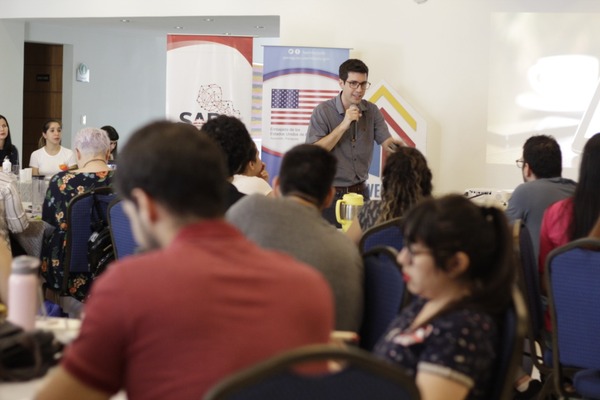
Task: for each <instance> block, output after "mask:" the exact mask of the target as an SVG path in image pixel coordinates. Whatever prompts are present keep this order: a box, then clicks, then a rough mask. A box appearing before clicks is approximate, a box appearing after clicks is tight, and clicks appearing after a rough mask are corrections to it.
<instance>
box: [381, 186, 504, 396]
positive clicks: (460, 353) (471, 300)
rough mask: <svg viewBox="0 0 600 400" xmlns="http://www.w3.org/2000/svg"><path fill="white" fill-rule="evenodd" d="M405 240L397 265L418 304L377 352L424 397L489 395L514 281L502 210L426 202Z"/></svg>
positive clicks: (454, 201)
mask: <svg viewBox="0 0 600 400" xmlns="http://www.w3.org/2000/svg"><path fill="white" fill-rule="evenodd" d="M404 237H405V247H404V248H403V249H402V251H401V252H400V253H399V255H398V262H399V263H400V264H401V265H402V273H403V275H404V280H405V281H406V287H407V289H408V290H409V291H410V292H411V293H412V294H413V295H415V298H416V299H415V301H414V302H413V303H412V304H411V305H410V306H408V307H407V308H406V309H404V310H402V312H401V313H400V315H399V316H398V317H397V318H396V320H394V321H393V322H392V324H391V325H390V326H389V328H388V331H387V333H386V334H385V335H384V336H383V337H382V338H381V339H380V341H379V343H378V344H377V345H376V347H375V350H374V352H375V354H377V355H378V356H380V357H383V358H384V359H386V360H388V361H390V362H392V363H395V364H397V365H399V366H402V367H403V368H404V369H405V370H407V371H408V372H409V373H410V374H412V375H413V376H414V377H415V381H416V384H417V387H418V388H419V391H420V392H421V398H422V399H423V400H437V399H486V398H489V395H490V393H488V392H487V391H488V390H489V388H490V386H492V385H491V382H492V379H493V371H494V366H495V364H496V360H497V353H498V348H499V347H498V346H499V328H498V323H497V322H498V321H497V318H498V317H499V316H501V315H502V313H503V312H504V311H505V310H506V307H507V306H508V305H509V303H510V298H511V286H512V283H513V277H514V272H513V271H514V268H513V264H512V253H511V240H510V233H509V229H508V224H507V222H506V218H505V217H504V215H503V212H502V211H501V210H499V209H497V208H493V207H478V206H476V205H475V204H473V203H472V202H470V201H469V200H467V199H466V198H465V197H464V196H460V195H449V196H446V197H442V198H440V199H438V200H434V199H428V200H424V201H423V202H422V203H420V204H419V205H417V206H416V207H415V208H413V209H412V210H411V211H409V212H408V214H407V215H406V216H405V225H404Z"/></svg>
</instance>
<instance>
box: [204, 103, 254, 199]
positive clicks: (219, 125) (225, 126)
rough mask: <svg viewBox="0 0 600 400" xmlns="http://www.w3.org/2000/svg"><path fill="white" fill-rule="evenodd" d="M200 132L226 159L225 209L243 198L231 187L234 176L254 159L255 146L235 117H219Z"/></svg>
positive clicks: (211, 120) (244, 126) (241, 171)
mask: <svg viewBox="0 0 600 400" xmlns="http://www.w3.org/2000/svg"><path fill="white" fill-rule="evenodd" d="M200 131H201V132H204V133H206V134H207V135H208V136H209V137H211V138H212V139H213V140H215V141H216V142H217V144H218V145H219V146H220V147H221V149H222V150H223V153H224V154H225V158H226V159H227V182H228V185H227V208H229V207H231V205H232V204H234V203H235V202H236V201H238V200H239V199H241V198H242V197H243V196H244V193H242V192H241V191H239V190H238V189H237V187H236V186H235V185H233V183H232V182H233V178H234V176H235V175H239V174H242V173H243V172H244V170H245V169H246V166H247V165H248V163H249V162H250V161H251V160H253V159H255V158H256V156H255V151H256V145H255V144H254V141H253V140H252V137H250V134H249V133H248V129H246V125H244V123H243V122H242V121H240V120H239V119H237V118H235V117H230V116H228V115H219V116H218V117H216V118H211V119H209V120H208V121H206V123H204V124H203V125H202V129H201V130H200Z"/></svg>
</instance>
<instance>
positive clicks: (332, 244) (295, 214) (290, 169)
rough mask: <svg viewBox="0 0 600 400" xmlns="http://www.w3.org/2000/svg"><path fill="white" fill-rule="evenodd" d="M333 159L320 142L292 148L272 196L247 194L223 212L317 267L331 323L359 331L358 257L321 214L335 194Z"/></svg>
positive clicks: (251, 233) (254, 235) (264, 241)
mask: <svg viewBox="0 0 600 400" xmlns="http://www.w3.org/2000/svg"><path fill="white" fill-rule="evenodd" d="M336 164H337V161H336V159H335V157H334V156H333V155H332V154H331V153H329V152H328V151H327V150H325V149H323V148H321V147H319V146H315V145H310V144H305V145H300V146H296V147H294V148H292V149H291V150H290V151H288V152H287V153H286V154H285V156H284V157H283V160H282V163H281V171H280V172H279V176H277V177H276V178H275V179H274V181H273V186H274V189H275V190H274V197H275V198H267V197H265V196H261V195H253V196H246V197H245V198H243V199H242V200H240V201H239V202H237V203H236V204H234V205H233V206H232V207H231V208H230V209H229V210H228V211H227V220H228V221H229V222H231V223H232V224H233V225H235V226H237V227H238V228H239V229H240V230H241V231H242V233H244V235H245V236H246V237H247V238H248V239H250V240H252V241H253V242H255V243H257V244H258V245H260V246H262V247H265V248H268V249H274V250H280V251H283V252H286V253H288V254H291V255H292V256H294V257H295V258H296V259H297V260H300V261H302V262H305V263H307V264H309V265H312V266H313V267H314V268H315V269H317V270H318V271H319V272H321V273H322V274H323V276H324V277H325V279H327V281H328V282H329V285H330V286H331V288H332V290H333V294H334V299H335V306H336V318H335V319H336V324H335V328H336V329H337V330H349V331H357V330H358V328H359V327H360V322H361V320H362V309H363V301H364V299H363V289H362V287H363V264H362V259H361V256H360V254H359V252H358V248H357V247H356V246H355V245H354V244H353V243H352V242H351V241H350V240H349V239H348V238H347V237H346V236H345V235H344V234H343V233H341V232H339V231H338V230H337V229H336V228H335V227H334V226H333V225H331V224H329V223H328V222H327V221H326V220H325V219H324V218H323V217H322V215H321V211H322V210H323V208H325V207H327V206H328V205H329V203H330V202H331V199H332V198H333V195H334V190H335V189H334V188H333V186H332V183H333V176H334V175H335V171H336ZM281 267H282V268H285V266H284V265H282V266H281Z"/></svg>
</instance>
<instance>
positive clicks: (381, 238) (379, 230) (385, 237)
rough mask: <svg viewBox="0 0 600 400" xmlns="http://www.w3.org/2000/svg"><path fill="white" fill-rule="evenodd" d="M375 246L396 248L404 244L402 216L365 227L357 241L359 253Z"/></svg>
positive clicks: (400, 247)
mask: <svg viewBox="0 0 600 400" xmlns="http://www.w3.org/2000/svg"><path fill="white" fill-rule="evenodd" d="M377 246H390V247H393V248H394V249H396V250H401V249H402V246H404V240H403V233H402V218H394V219H391V220H389V221H386V222H383V223H381V224H378V225H375V226H373V227H371V228H369V229H367V230H366V231H365V233H363V236H362V237H361V239H360V242H359V243H358V249H359V250H360V252H361V254H364V253H366V252H367V251H369V250H371V249H372V248H374V247H377Z"/></svg>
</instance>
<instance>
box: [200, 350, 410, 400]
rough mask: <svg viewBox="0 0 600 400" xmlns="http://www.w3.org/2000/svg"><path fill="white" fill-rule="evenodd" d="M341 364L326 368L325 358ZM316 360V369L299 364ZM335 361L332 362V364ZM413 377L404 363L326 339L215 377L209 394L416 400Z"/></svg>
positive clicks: (238, 399) (290, 399)
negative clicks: (221, 377) (216, 380)
mask: <svg viewBox="0 0 600 400" xmlns="http://www.w3.org/2000/svg"><path fill="white" fill-rule="evenodd" d="M331 361H334V362H338V363H339V364H338V365H339V368H336V369H335V370H334V371H332V372H330V373H328V372H324V369H325V367H324V365H325V364H324V362H331ZM307 363H310V365H313V366H314V365H315V363H317V366H319V368H318V369H317V370H318V371H319V372H318V373H312V374H311V373H310V372H307V371H306V370H305V369H303V370H302V371H304V372H300V371H299V370H298V369H297V368H298V367H299V366H303V365H304V366H307V365H308V364H307ZM329 365H331V364H329ZM419 398H420V397H419V392H418V390H417V387H416V386H415V383H414V382H413V379H412V378H411V377H409V376H408V375H407V374H406V373H405V372H404V371H403V370H402V369H400V368H398V367H397V366H393V365H391V364H388V363H386V362H384V361H381V360H379V359H377V358H375V357H374V356H373V355H371V354H370V353H368V352H365V351H363V350H360V349H356V348H348V349H340V348H338V347H334V346H328V345H313V346H307V347H301V348H299V349H295V350H291V351H289V352H286V353H283V354H281V355H279V356H276V357H274V358H272V359H269V360H267V361H265V362H263V363H260V364H258V365H256V366H254V367H250V368H249V369H247V370H244V371H241V372H239V373H236V374H234V375H233V376H231V377H229V378H225V379H224V380H223V381H221V382H219V383H217V385H215V386H214V387H213V388H212V389H211V390H209V391H208V393H206V395H205V396H204V399H205V400H264V399H274V400H278V399H282V400H283V399H285V400H314V399H344V400H359V399H360V400H362V399H377V400H412V399H419Z"/></svg>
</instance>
